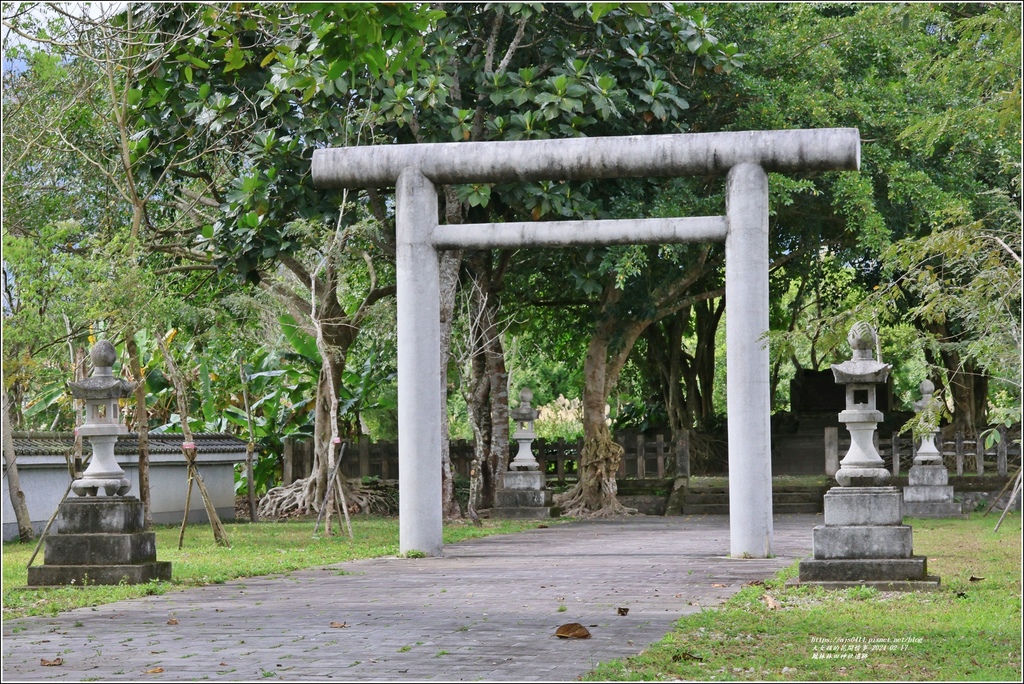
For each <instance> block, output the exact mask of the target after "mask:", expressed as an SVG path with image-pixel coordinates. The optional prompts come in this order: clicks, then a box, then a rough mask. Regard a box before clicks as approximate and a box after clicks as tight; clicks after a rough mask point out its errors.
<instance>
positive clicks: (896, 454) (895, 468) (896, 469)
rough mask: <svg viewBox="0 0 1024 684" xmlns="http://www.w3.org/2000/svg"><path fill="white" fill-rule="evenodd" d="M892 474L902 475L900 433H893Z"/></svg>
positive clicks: (894, 475)
mask: <svg viewBox="0 0 1024 684" xmlns="http://www.w3.org/2000/svg"><path fill="white" fill-rule="evenodd" d="M892 476H893V477H899V476H900V433H898V432H893V433H892Z"/></svg>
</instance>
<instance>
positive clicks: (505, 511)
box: [491, 506, 562, 520]
mask: <svg viewBox="0 0 1024 684" xmlns="http://www.w3.org/2000/svg"><path fill="white" fill-rule="evenodd" d="M561 514H562V509H561V508H559V507H558V506H546V507H542V506H508V507H505V508H499V507H497V506H495V507H494V508H492V509H491V517H492V518H504V519H507V520H546V519H548V518H557V517H558V516H560V515H561Z"/></svg>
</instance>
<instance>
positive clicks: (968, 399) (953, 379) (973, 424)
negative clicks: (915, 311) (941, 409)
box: [926, 323, 988, 437]
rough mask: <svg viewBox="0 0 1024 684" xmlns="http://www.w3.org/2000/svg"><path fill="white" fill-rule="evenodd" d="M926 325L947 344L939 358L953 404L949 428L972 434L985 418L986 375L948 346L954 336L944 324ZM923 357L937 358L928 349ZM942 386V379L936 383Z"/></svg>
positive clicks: (954, 338) (930, 360)
mask: <svg viewBox="0 0 1024 684" xmlns="http://www.w3.org/2000/svg"><path fill="white" fill-rule="evenodd" d="M927 328H928V331H929V332H930V333H932V334H933V335H935V336H936V338H937V339H938V341H939V342H940V343H941V344H944V345H946V346H943V347H941V348H940V351H939V359H938V361H940V362H941V365H942V367H943V368H944V369H945V371H946V382H945V386H946V391H947V394H948V397H949V400H950V402H951V403H952V405H953V420H952V422H951V424H950V429H952V430H953V431H954V432H963V433H964V435H965V436H967V437H973V436H975V435H976V434H977V433H978V431H979V430H980V429H981V428H983V427H984V426H985V425H986V423H987V421H988V377H987V375H986V374H985V371H984V370H981V369H979V368H977V367H976V366H975V365H974V362H973V361H972V360H970V359H968V358H965V357H964V356H962V355H961V354H960V352H959V351H958V350H957V349H956V348H955V347H952V346H949V345H950V343H951V342H955V341H956V337H955V335H953V334H952V333H950V331H949V328H948V326H947V325H946V324H944V323H943V324H931V325H929V326H927ZM926 357H927V358H928V360H929V362H930V363H934V362H935V361H936V359H935V358H934V356H933V355H931V354H928V353H927V350H926ZM941 386H942V384H941V383H938V384H937V387H941Z"/></svg>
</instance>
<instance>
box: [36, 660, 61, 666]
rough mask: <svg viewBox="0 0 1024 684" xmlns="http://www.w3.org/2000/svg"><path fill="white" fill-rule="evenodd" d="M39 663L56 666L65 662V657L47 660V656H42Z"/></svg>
mask: <svg viewBox="0 0 1024 684" xmlns="http://www.w3.org/2000/svg"><path fill="white" fill-rule="evenodd" d="M39 664H40V665H42V666H43V667H56V666H58V665H63V664H64V659H63V658H54V659H53V660H47V659H46V658H40V659H39Z"/></svg>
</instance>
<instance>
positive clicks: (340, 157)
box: [312, 128, 860, 558]
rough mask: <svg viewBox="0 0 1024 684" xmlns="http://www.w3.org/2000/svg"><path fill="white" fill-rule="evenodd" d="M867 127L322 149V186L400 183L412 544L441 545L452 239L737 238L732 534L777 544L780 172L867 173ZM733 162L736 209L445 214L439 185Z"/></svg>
mask: <svg viewBox="0 0 1024 684" xmlns="http://www.w3.org/2000/svg"><path fill="white" fill-rule="evenodd" d="M859 168H860V134H859V132H858V130H857V129H855V128H828V129H812V130H787V131H744V132H730V133H695V134H678V135H654V136H628V137H604V138H571V139H565V140H538V141H517V142H467V143H431V144H419V145H380V146H369V147H342V148H329V149H320V150H315V151H314V152H313V169H312V171H313V182H314V184H315V185H316V186H317V187H319V188H343V187H363V188H366V187H389V186H392V185H394V186H395V187H396V213H397V253H396V266H397V279H398V290H397V299H398V443H399V454H398V459H399V460H398V462H399V491H400V492H401V495H400V497H399V542H400V548H401V551H402V552H403V553H406V552H409V551H420V552H422V553H425V554H427V555H430V556H438V555H441V550H442V540H441V440H442V439H443V438H444V435H442V434H441V411H442V409H443V407H442V405H441V403H440V397H441V391H442V384H441V382H442V377H443V375H442V372H441V371H442V369H441V351H440V317H441V313H440V286H439V282H438V277H439V266H438V250H442V249H458V248H477V249H490V248H501V247H511V248H517V247H566V246H571V245H611V244H664V243H674V242H706V241H712V240H724V241H725V296H726V301H727V302H728V305H727V307H726V321H727V324H726V364H727V369H728V373H727V381H726V390H727V393H728V401H727V410H728V416H729V420H728V423H729V502H730V503H729V531H730V551H731V554H732V555H733V556H734V557H738V556H744V555H746V556H748V557H754V558H764V557H767V556H769V555H770V554H771V553H772V481H771V475H772V473H771V434H770V426H769V419H770V412H771V403H770V397H769V367H768V366H769V364H768V348H767V342H766V340H765V339H764V335H765V333H766V332H767V330H768V175H767V172H768V171H777V172H791V171H856V170H859ZM713 173H727V174H728V176H727V185H726V198H725V206H726V210H725V216H701V217H689V218H671V219H636V220H614V221H596V220H595V221H549V222H526V223H485V224H462V225H439V224H438V202H437V188H436V186H437V185H447V184H456V183H503V182H510V181H539V180H578V179H589V178H623V177H670V176H686V175H697V174H701V175H703V174H713Z"/></svg>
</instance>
